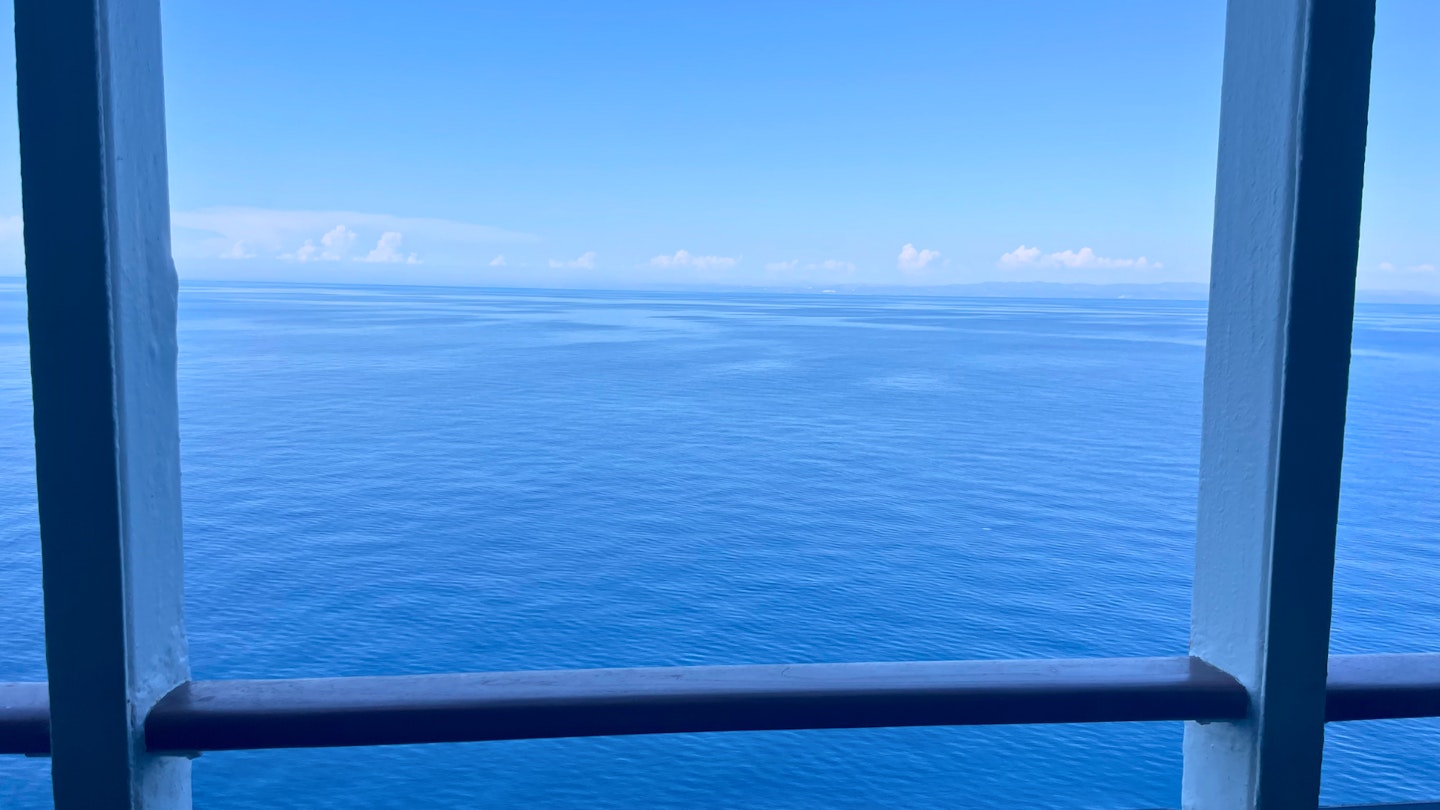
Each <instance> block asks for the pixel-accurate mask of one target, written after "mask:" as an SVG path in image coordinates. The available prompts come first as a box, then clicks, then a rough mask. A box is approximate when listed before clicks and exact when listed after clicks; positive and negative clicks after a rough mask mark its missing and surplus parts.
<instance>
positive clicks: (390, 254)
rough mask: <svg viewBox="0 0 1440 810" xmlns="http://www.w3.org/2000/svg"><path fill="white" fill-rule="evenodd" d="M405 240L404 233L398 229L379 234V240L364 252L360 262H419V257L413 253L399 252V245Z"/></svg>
mask: <svg viewBox="0 0 1440 810" xmlns="http://www.w3.org/2000/svg"><path fill="white" fill-rule="evenodd" d="M404 241H405V235H404V234H402V233H400V232H399V231H386V232H385V233H382V234H380V241H378V242H376V243H375V249H374V250H372V251H370V252H369V253H367V254H365V258H363V259H361V260H360V261H362V262H384V263H386V264H398V263H400V262H404V263H405V264H419V263H420V257H419V256H418V255H416V254H414V253H411V254H409V255H406V254H404V253H401V252H400V245H401V244H402V243H403V242H404Z"/></svg>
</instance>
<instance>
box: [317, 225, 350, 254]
mask: <svg viewBox="0 0 1440 810" xmlns="http://www.w3.org/2000/svg"><path fill="white" fill-rule="evenodd" d="M320 244H321V245H323V246H324V248H325V249H324V250H322V251H321V252H320V258H322V259H324V260H326V261H331V262H338V261H340V260H341V259H343V258H345V256H346V255H348V254H349V253H350V246H351V245H354V244H355V232H354V231H352V230H350V229H349V228H347V227H345V226H344V225H336V226H335V227H334V228H331V229H330V230H328V231H326V232H325V235H324V236H322V237H320Z"/></svg>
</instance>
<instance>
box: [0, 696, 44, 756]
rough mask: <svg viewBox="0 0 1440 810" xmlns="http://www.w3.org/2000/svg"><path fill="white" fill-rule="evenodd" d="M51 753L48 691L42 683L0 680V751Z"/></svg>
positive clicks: (3, 752)
mask: <svg viewBox="0 0 1440 810" xmlns="http://www.w3.org/2000/svg"><path fill="white" fill-rule="evenodd" d="M48 753H50V693H49V692H48V691H47V685H46V684H43V683H0V754H30V755H33V756H43V755H45V754H48Z"/></svg>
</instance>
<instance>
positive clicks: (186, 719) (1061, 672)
mask: <svg viewBox="0 0 1440 810" xmlns="http://www.w3.org/2000/svg"><path fill="white" fill-rule="evenodd" d="M1246 703H1247V698H1246V695H1245V692H1244V690H1243V689H1242V688H1240V686H1239V684H1238V683H1237V682H1236V681H1235V680H1234V679H1232V678H1231V677H1230V676H1229V675H1226V674H1225V673H1223V672H1220V671H1219V670H1217V669H1215V668H1214V667H1211V666H1209V665H1208V664H1205V663H1203V662H1200V661H1198V660H1192V659H1189V658H1184V657H1178V658H1131V659H1124V658H1121V659H1090V660H1039V661H964V662H911V663H871V664H798V665H791V666H785V665H762V666H736V667H674V668H657V669H608V670H603V669H602V670H569V671H565V670H562V671H553V672H507V673H493V674H472V675H423V676H402V677H378V678H337V679H320V680H283V681H209V682H206V681H201V682H196V683H192V684H189V685H187V686H183V687H180V688H178V689H176V690H175V691H174V692H172V693H171V694H170V695H168V696H167V697H165V698H164V699H163V700H161V702H160V703H159V704H158V705H157V706H156V707H155V709H154V710H153V711H152V712H151V713H150V716H149V718H148V720H147V722H146V739H147V743H148V745H149V747H150V748H151V750H155V751H171V750H173V751H213V750H229V749H256V748H296V747H324V746H352V745H389V744H406V743H429V742H475V741H483V740H507V739H535V738H550V737H590V736H611V735H628V734H666V733H685V732H710V731H762V730H780V729H820V728H873V727H900V726H953V725H987V724H1001V723H1007V724H1008V723H1094V722H1120V721H1144V720H1187V719H1202V720H1205V719H1212V720H1219V719H1233V718H1238V717H1243V716H1244V714H1245V711H1246Z"/></svg>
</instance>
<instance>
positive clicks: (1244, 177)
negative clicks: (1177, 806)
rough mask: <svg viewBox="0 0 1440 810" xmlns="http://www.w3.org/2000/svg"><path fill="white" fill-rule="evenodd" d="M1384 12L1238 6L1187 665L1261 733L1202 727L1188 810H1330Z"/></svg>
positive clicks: (1228, 54)
mask: <svg viewBox="0 0 1440 810" xmlns="http://www.w3.org/2000/svg"><path fill="white" fill-rule="evenodd" d="M1374 22H1375V3H1374V0H1231V1H1230V4H1229V16H1228V19H1227V23H1226V33H1225V72H1224V85H1223V91H1222V103H1221V114H1220V157H1219V174H1218V181H1217V187H1216V201H1215V236H1214V254H1213V259H1212V270H1211V282H1210V325H1209V336H1208V341H1207V346H1206V353H1205V400H1204V432H1203V438H1202V443H1201V464H1200V503H1199V526H1198V537H1197V546H1196V555H1195V593H1194V604H1193V613H1192V618H1191V621H1192V633H1191V645H1190V646H1191V652H1192V654H1194V655H1196V656H1198V657H1200V658H1202V659H1204V660H1206V661H1208V662H1210V663H1211V664H1214V665H1216V666H1218V667H1220V668H1222V669H1224V670H1226V671H1228V672H1230V673H1231V674H1232V675H1234V676H1235V677H1236V678H1237V679H1239V680H1240V682H1241V683H1243V684H1244V685H1245V686H1246V687H1247V688H1248V689H1249V691H1250V697H1251V705H1250V718H1249V719H1248V720H1246V721H1244V722H1238V723H1211V724H1208V725H1200V724H1196V723H1190V724H1187V726H1186V729H1185V775H1184V780H1183V782H1184V788H1183V805H1184V807H1186V808H1190V809H1193V810H1242V808H1263V809H1264V810H1277V808H1310V809H1311V810H1313V808H1315V807H1316V805H1317V804H1318V802H1319V791H1320V763H1321V754H1322V749H1323V743H1324V712H1325V679H1326V663H1327V660H1328V653H1329V644H1330V639H1329V634H1330V600H1331V581H1332V577H1333V571H1334V557H1335V520H1336V513H1337V508H1338V503H1339V489H1340V460H1341V451H1342V446H1343V442H1344V431H1345V399H1346V391H1347V386H1348V374H1349V363H1350V331H1351V321H1352V317H1353V314H1354V296H1355V264H1356V251H1357V245H1358V241H1359V224H1360V197H1361V186H1362V180H1363V174H1364V157H1365V133H1366V115H1367V110H1368V104H1369V85H1370V51H1371V42H1372V39H1373V36H1374Z"/></svg>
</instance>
